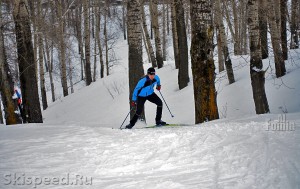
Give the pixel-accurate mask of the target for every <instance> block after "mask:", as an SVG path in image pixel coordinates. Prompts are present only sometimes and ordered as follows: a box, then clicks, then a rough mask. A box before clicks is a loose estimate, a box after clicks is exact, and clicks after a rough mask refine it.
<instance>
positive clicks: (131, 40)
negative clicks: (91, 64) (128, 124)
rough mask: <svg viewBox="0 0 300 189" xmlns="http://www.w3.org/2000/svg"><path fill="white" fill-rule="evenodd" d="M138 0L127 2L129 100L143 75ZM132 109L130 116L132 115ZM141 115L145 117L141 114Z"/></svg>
mask: <svg viewBox="0 0 300 189" xmlns="http://www.w3.org/2000/svg"><path fill="white" fill-rule="evenodd" d="M140 10H141V7H140V4H139V0H128V3H127V14H128V15H127V38H128V45H129V51H128V53H129V55H128V58H129V59H128V68H129V102H130V101H131V99H132V93H133V91H134V88H135V86H136V84H137V82H138V81H139V80H140V78H141V77H142V76H143V75H144V68H143V49H142V30H141V18H140V15H141V14H140V13H141V12H140ZM134 112H135V111H132V112H131V114H130V117H131V118H132V117H133V116H134ZM141 117H143V118H144V117H145V116H144V115H141Z"/></svg>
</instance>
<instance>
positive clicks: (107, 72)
mask: <svg viewBox="0 0 300 189" xmlns="http://www.w3.org/2000/svg"><path fill="white" fill-rule="evenodd" d="M107 14H108V5H106V7H105V15H104V41H105V64H106V75H107V76H108V75H109V61H108V37H107V16H108V15H107Z"/></svg>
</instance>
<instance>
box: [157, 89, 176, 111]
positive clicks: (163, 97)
mask: <svg viewBox="0 0 300 189" xmlns="http://www.w3.org/2000/svg"><path fill="white" fill-rule="evenodd" d="M159 93H160V95H161V97H162V99H163V100H164V102H165V104H166V105H167V108H168V110H169V112H170V114H171V116H172V117H174V115H173V114H172V112H171V110H170V108H169V106H168V104H167V102H166V101H165V99H164V96H163V95H162V94H161V92H160V91H159Z"/></svg>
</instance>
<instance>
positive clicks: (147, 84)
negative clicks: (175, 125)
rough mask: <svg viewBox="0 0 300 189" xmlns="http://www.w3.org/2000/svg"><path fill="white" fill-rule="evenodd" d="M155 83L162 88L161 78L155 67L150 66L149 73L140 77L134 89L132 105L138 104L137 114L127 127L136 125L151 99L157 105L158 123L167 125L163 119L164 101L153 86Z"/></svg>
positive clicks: (158, 87)
mask: <svg viewBox="0 0 300 189" xmlns="http://www.w3.org/2000/svg"><path fill="white" fill-rule="evenodd" d="M155 85H156V89H157V90H160V89H161V85H160V79H159V77H158V76H157V75H155V69H154V68H149V69H148V70H147V75H146V76H145V77H143V78H142V79H140V81H139V82H138V84H137V85H136V87H135V89H134V91H133V94H132V102H131V106H133V107H134V106H137V108H136V112H135V115H134V116H133V118H132V119H131V120H130V123H129V124H128V125H126V127H125V128H126V129H131V128H132V127H133V126H134V125H135V123H136V122H137V120H138V118H139V117H140V115H141V113H142V111H143V108H144V104H145V102H146V100H149V101H150V102H152V103H154V104H156V105H157V110H156V118H155V121H156V125H166V122H164V121H162V120H161V116H162V106H163V103H162V101H161V99H160V98H159V97H158V96H157V95H156V94H155V93H154V89H153V87H154V86H155Z"/></svg>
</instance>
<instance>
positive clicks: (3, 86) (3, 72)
mask: <svg viewBox="0 0 300 189" xmlns="http://www.w3.org/2000/svg"><path fill="white" fill-rule="evenodd" d="M0 5H1V1H0ZM1 11H2V10H0V23H2V14H1ZM2 29H3V27H0V95H1V99H2V102H3V106H4V107H3V110H4V117H5V120H6V125H12V124H17V116H16V114H15V112H14V111H15V106H14V102H13V99H12V96H13V88H12V87H11V84H10V83H12V77H11V76H10V73H11V72H10V70H9V67H8V63H7V59H6V56H5V53H6V52H5V47H4V38H3V30H2ZM0 103H1V100H0ZM0 107H1V104H0ZM2 116H3V115H2V108H1V109H0V123H3V117H2Z"/></svg>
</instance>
